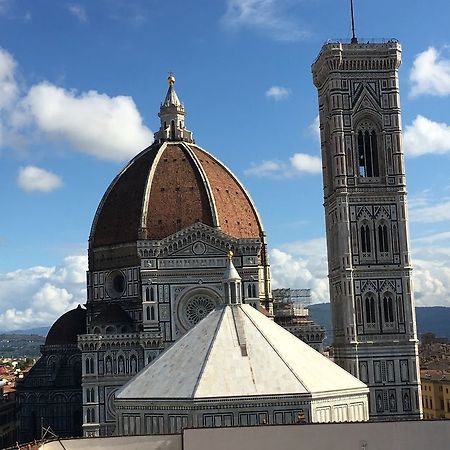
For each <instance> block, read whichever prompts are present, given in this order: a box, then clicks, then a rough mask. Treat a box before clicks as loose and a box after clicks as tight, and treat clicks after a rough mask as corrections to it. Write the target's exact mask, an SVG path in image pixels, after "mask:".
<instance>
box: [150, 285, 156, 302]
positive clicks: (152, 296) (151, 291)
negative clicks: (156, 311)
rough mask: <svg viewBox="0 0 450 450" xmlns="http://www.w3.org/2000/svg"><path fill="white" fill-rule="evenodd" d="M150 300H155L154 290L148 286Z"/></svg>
mask: <svg viewBox="0 0 450 450" xmlns="http://www.w3.org/2000/svg"><path fill="white" fill-rule="evenodd" d="M150 301H151V302H154V301H155V291H154V290H153V287H151V288H150Z"/></svg>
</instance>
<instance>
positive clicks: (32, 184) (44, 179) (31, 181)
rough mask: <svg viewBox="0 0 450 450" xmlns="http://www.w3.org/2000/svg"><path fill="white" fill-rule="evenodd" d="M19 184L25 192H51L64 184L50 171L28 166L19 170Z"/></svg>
mask: <svg viewBox="0 0 450 450" xmlns="http://www.w3.org/2000/svg"><path fill="white" fill-rule="evenodd" d="M17 184H18V185H19V186H20V187H21V188H22V189H24V190H25V191H43V192H50V191H54V190H55V189H58V188H59V187H61V186H62V185H63V182H62V179H61V178H60V177H59V176H58V175H56V174H54V173H52V172H49V171H48V170H45V169H41V168H39V167H35V166H26V167H22V168H21V169H20V170H19V175H18V176H17Z"/></svg>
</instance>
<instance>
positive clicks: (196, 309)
mask: <svg viewBox="0 0 450 450" xmlns="http://www.w3.org/2000/svg"><path fill="white" fill-rule="evenodd" d="M215 307H216V304H215V302H214V300H212V299H211V298H210V297H207V296H206V295H196V296H194V297H191V298H190V299H189V300H188V301H187V302H186V306H185V317H186V320H187V322H188V323H189V325H190V326H194V325H195V324H196V323H198V322H199V321H200V320H202V319H203V317H205V316H207V315H208V314H209V313H210V312H211V311H212V310H213V309H214V308H215Z"/></svg>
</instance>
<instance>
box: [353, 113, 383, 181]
mask: <svg viewBox="0 0 450 450" xmlns="http://www.w3.org/2000/svg"><path fill="white" fill-rule="evenodd" d="M357 141H358V172H359V176H360V177H379V176H380V170H379V162H378V143H377V133H376V131H375V129H374V127H373V125H371V124H370V123H368V122H364V123H362V124H361V125H360V127H359V129H358V139H357Z"/></svg>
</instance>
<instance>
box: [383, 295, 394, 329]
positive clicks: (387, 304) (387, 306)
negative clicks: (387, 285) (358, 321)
mask: <svg viewBox="0 0 450 450" xmlns="http://www.w3.org/2000/svg"><path fill="white" fill-rule="evenodd" d="M383 311H384V321H385V322H386V323H392V322H394V300H393V299H392V296H391V295H390V294H385V296H384V297H383Z"/></svg>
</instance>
